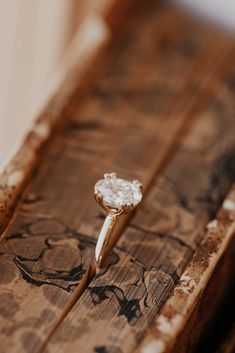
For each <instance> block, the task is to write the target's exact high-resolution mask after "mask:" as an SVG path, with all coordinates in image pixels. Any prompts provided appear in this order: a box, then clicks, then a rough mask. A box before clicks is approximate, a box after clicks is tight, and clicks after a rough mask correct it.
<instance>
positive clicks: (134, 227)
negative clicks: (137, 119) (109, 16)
mask: <svg viewBox="0 0 235 353" xmlns="http://www.w3.org/2000/svg"><path fill="white" fill-rule="evenodd" d="M234 57H235V56H234V54H233V59H234ZM234 77H235V72H234V70H233V68H232V69H231V70H230V71H229V73H228V74H227V76H226V78H225V80H224V81H223V83H221V86H220V87H219V89H218V91H217V94H216V96H215V97H214V99H213V100H212V102H211V103H210V105H209V107H208V108H207V109H206V110H204V111H203V112H202V113H200V114H199V115H198V118H197V120H196V121H195V122H194V124H193V126H192V128H191V129H190V131H189V132H188V134H187V135H186V137H185V138H184V140H183V142H182V143H181V144H180V146H179V148H178V150H177V151H176V153H175V154H174V156H173V157H172V158H171V160H170V161H169V163H168V165H167V166H166V167H165V168H164V170H163V171H162V173H161V177H160V179H159V178H157V180H156V182H155V183H154V184H153V185H152V189H151V192H150V193H149V194H148V195H147V196H146V198H145V200H144V202H143V204H142V207H141V208H140V209H138V210H137V212H136V214H135V217H134V218H133V219H132V221H131V223H130V224H128V226H127V229H126V230H125V232H124V234H123V235H122V237H121V239H120V240H119V242H118V244H117V246H116V247H115V249H114V251H113V253H112V255H111V256H110V257H109V258H108V259H107V263H106V267H104V268H103V269H102V270H101V271H100V272H99V273H98V274H97V275H96V276H95V277H94V278H93V280H92V282H91V283H90V285H89V286H88V288H87V289H86V290H85V292H84V293H83V295H82V296H81V298H80V299H79V301H78V302H77V303H76V304H75V305H74V307H73V308H72V310H71V311H70V313H69V314H68V316H67V317H66V318H65V319H64V321H63V322H62V323H61V325H60V327H59V328H58V330H57V331H56V332H55V333H54V335H53V336H52V338H51V340H50V342H49V345H48V346H47V349H48V350H49V352H50V353H54V352H65V351H76V352H80V351H82V352H84V353H85V352H119V353H121V352H125V353H128V352H133V351H134V349H136V348H137V347H138V344H139V343H140V341H141V340H142V338H143V337H144V334H145V332H146V330H147V329H148V328H149V327H150V324H151V322H152V321H153V319H154V317H156V315H157V314H158V313H159V310H160V309H161V307H162V306H163V304H164V303H165V301H166V300H167V298H168V297H169V295H170V293H171V292H172V290H173V288H174V286H175V285H176V284H177V283H178V281H179V278H180V276H181V275H182V273H183V271H184V269H185V267H186V266H187V264H188V263H189V261H190V259H191V258H192V255H193V253H194V251H195V249H198V255H197V256H199V255H200V256H201V257H200V261H201V266H202V268H203V266H206V263H204V260H203V259H204V257H203V256H204V255H203V254H204V253H202V254H201V252H200V249H203V247H202V248H198V247H197V246H198V244H199V242H200V241H201V240H202V239H203V237H204V235H205V227H206V225H207V223H208V222H209V221H210V220H212V219H213V218H214V217H215V214H216V211H217V210H218V208H219V206H220V205H221V203H222V200H223V199H224V197H225V196H226V194H227V192H228V190H229V188H230V186H231V184H232V183H233V182H234V180H235V169H234V167H233V166H234V163H235V143H234V134H235V123H234V113H235V104H234V94H235V91H234V85H233V82H234ZM229 227H230V224H229ZM232 227H233V229H234V222H233V224H232ZM229 236H231V227H230V228H229ZM217 240H218V239H217ZM218 242H219V240H218ZM217 245H218V244H217V243H216V241H214V242H212V241H210V239H209V241H208V242H206V243H205V247H206V246H207V248H208V247H210V246H211V248H210V249H208V257H209V256H210V254H211V255H213V253H214V251H215V249H216V246H217ZM207 248H206V249H207ZM205 254H206V253H205ZM205 261H206V260H205ZM190 275H191V276H192V273H191V272H190ZM199 279H200V276H199V278H197V280H199ZM182 303H184V301H183V299H182ZM177 319H178V317H176V320H177ZM180 319H181V317H180ZM168 324H169V325H171V321H169V322H165V325H164V323H163V326H164V327H163V328H162V332H161V333H162V335H163V334H164V329H165V330H167V328H169V325H168ZM172 325H173V324H172ZM169 331H170V329H169ZM157 343H159V342H157ZM159 344H162V345H161V346H159V347H158V349H159V350H158V351H159V352H160V351H162V352H163V351H164V352H165V348H166V347H165V345H164V340H163V342H162V341H160V343H159ZM147 348H148V347H146V348H145V347H144V348H143V350H142V351H141V352H145V351H146V352H148V349H147ZM160 348H161V350H160ZM144 349H145V350H144ZM179 352H181V353H182V352H184V351H181V350H179Z"/></svg>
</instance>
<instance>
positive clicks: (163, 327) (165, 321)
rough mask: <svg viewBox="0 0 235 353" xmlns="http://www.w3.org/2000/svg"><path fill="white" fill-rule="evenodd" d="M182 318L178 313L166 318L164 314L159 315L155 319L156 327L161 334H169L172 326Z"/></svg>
mask: <svg viewBox="0 0 235 353" xmlns="http://www.w3.org/2000/svg"><path fill="white" fill-rule="evenodd" d="M181 320H182V316H181V315H180V314H176V315H175V316H173V317H172V318H170V319H169V318H168V317H167V316H165V315H160V316H159V318H158V320H157V326H158V327H157V328H158V330H159V331H160V332H161V333H163V334H166V335H168V334H171V332H172V329H173V328H174V326H177V325H178V324H179V323H180V321H181Z"/></svg>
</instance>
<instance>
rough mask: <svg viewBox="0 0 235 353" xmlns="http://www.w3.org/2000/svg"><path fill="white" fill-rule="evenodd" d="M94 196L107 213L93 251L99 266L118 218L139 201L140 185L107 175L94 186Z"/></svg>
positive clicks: (112, 174) (136, 182)
mask: <svg viewBox="0 0 235 353" xmlns="http://www.w3.org/2000/svg"><path fill="white" fill-rule="evenodd" d="M94 196H95V199H96V201H97V202H98V204H99V205H100V206H101V207H102V208H103V209H104V210H105V211H106V213H107V216H106V218H105V221H104V224H103V227H102V229H101V232H100V235H99V238H98V241H97V244H96V249H95V259H96V262H97V264H98V265H99V264H100V262H101V259H102V254H103V251H104V248H105V245H106V243H107V241H108V239H109V238H110V235H111V232H112V230H113V228H114V226H115V224H116V223H117V220H118V218H119V217H120V216H121V215H122V214H124V213H128V212H130V211H131V210H133V209H134V208H135V207H136V206H137V205H138V203H139V202H140V201H141V199H142V185H141V183H140V182H139V181H138V180H134V181H132V182H130V181H127V180H124V179H120V178H117V176H116V173H107V174H104V179H101V180H99V181H98V182H97V183H96V184H95V191H94Z"/></svg>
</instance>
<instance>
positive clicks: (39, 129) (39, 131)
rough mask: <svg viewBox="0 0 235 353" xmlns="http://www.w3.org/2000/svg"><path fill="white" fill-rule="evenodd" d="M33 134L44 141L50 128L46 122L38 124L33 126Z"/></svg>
mask: <svg viewBox="0 0 235 353" xmlns="http://www.w3.org/2000/svg"><path fill="white" fill-rule="evenodd" d="M33 132H35V134H36V135H38V136H39V137H41V138H43V139H46V138H47V137H48V136H49V134H50V126H49V124H48V123H46V122H39V123H36V124H35V125H34V126H33Z"/></svg>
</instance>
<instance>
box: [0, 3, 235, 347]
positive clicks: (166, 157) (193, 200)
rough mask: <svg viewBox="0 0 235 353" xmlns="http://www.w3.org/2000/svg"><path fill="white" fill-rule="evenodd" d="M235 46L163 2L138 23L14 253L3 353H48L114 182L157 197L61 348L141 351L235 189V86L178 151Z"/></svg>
mask: <svg viewBox="0 0 235 353" xmlns="http://www.w3.org/2000/svg"><path fill="white" fill-rule="evenodd" d="M232 48H233V42H232V41H231V40H230V39H228V38H226V37H224V36H220V35H218V33H217V32H216V31H214V30H211V29H209V28H206V27H203V26H201V25H198V23H196V22H194V21H191V20H187V19H185V17H184V16H183V15H180V14H179V13H178V12H177V11H175V10H173V9H172V8H168V7H164V6H162V5H161V4H158V3H157V4H156V3H155V2H153V3H152V4H151V5H150V6H149V5H146V3H145V4H144V6H143V7H140V8H137V11H136V13H135V14H133V16H132V17H131V18H130V19H129V20H128V21H127V24H126V26H125V27H124V28H123V31H122V33H121V34H120V35H119V38H117V39H116V40H115V42H114V44H113V45H112V46H111V47H110V48H109V50H108V51H107V53H105V55H104V56H103V57H102V60H101V61H102V62H103V63H102V67H103V68H102V70H101V73H100V77H99V78H97V79H95V80H94V82H93V85H92V87H91V89H90V92H89V94H88V95H84V93H83V92H82V91H77V92H75V93H74V99H73V101H72V102H70V104H69V105H68V106H67V108H66V109H65V110H64V111H63V116H64V117H65V120H64V121H63V122H61V124H60V126H58V128H57V130H56V131H55V133H54V136H53V137H51V138H50V141H49V143H48V145H47V146H46V147H45V149H44V152H43V155H42V158H41V163H40V165H39V166H38V168H37V173H36V175H35V177H34V180H33V181H32V183H31V185H30V186H29V187H28V188H27V190H26V191H25V193H24V195H23V198H22V200H21V201H20V202H19V204H18V207H17V210H16V212H15V214H14V218H13V219H12V221H11V223H10V224H9V227H8V229H7V231H6V234H5V239H4V240H3V241H2V242H1V246H0V253H1V272H0V278H1V280H0V282H1V308H0V309H1V310H0V313H1V315H2V317H3V319H2V320H1V323H0V330H1V347H0V351H1V352H6V351H7V352H9V353H10V352H15V351H19V352H20V351H24V352H27V353H28V352H39V351H42V349H43V348H44V346H45V343H47V341H48V339H49V338H50V336H51V334H52V333H53V332H54V331H55V330H56V328H57V326H58V324H59V323H60V322H61V321H62V320H63V318H64V316H65V315H66V314H67V311H68V310H70V308H71V307H72V305H73V304H74V301H75V300H76V299H77V298H78V296H80V294H81V291H82V290H83V287H84V286H85V285H86V281H87V279H88V277H89V269H90V264H91V263H92V262H93V257H94V246H95V241H96V237H97V235H98V232H99V229H100V227H101V225H102V222H103V214H102V212H101V211H100V210H99V209H98V207H97V206H96V205H95V202H94V200H93V195H92V192H93V185H94V183H95V182H96V181H97V180H98V179H99V178H100V177H101V176H102V174H103V173H104V172H107V171H112V170H115V171H116V172H117V173H119V174H120V175H121V176H122V177H124V178H128V179H140V180H141V181H142V182H143V185H144V188H145V190H148V189H149V190H150V191H149V192H148V194H147V196H146V199H145V201H144V203H143V207H142V208H141V209H140V210H139V211H138V212H137V214H136V216H135V217H134V218H133V219H132V221H131V223H130V224H129V225H128V228H127V230H126V232H125V233H124V235H123V237H122V238H121V240H120V241H119V243H118V246H117V247H116V248H115V250H114V252H113V253H112V254H111V255H110V256H109V257H108V259H107V263H106V266H104V268H103V269H102V271H101V272H100V273H98V274H97V276H96V277H95V278H94V280H93V281H92V282H91V284H90V286H89V287H88V288H87V289H86V291H85V292H84V294H83V296H82V297H81V298H80V300H79V302H78V304H77V305H75V306H74V309H73V310H72V311H71V314H70V315H68V317H67V318H65V320H64V323H63V325H61V326H60V328H59V330H58V331H56V332H55V335H53V336H52V340H51V345H50V346H49V349H50V351H58V352H59V351H66V350H68V351H70V350H72V349H74V350H75V351H82V352H84V353H85V352H91V351H92V352H106V351H107V352H112V351H113V352H122V347H123V345H125V349H124V351H125V352H130V351H132V350H133V349H134V348H135V347H136V344H137V343H138V342H139V341H140V340H141V338H142V337H143V334H144V331H145V330H146V329H147V328H148V326H149V324H150V322H151V320H152V319H153V318H154V316H155V315H156V313H157V312H158V310H159V309H160V307H161V306H162V304H163V303H164V301H165V300H166V298H167V297H168V296H169V294H170V293H171V290H172V288H173V287H174V285H175V284H176V283H177V281H178V279H179V276H180V274H181V273H182V271H183V269H184V268H185V266H186V265H187V263H188V262H189V260H190V258H191V256H192V254H193V252H194V249H195V247H196V244H197V243H198V242H199V240H200V239H201V237H202V236H203V229H204V227H205V224H206V223H207V221H208V220H209V219H210V218H211V217H212V216H213V215H214V213H215V211H216V210H217V208H218V207H219V205H220V202H221V200H222V198H223V197H224V196H225V193H226V192H227V190H228V187H229V186H230V184H231V182H232V179H233V172H231V174H230V170H229V168H228V165H229V164H230V163H232V162H233V157H234V148H235V147H234V142H233V136H234V129H235V127H234V124H233V120H232V117H233V115H232V114H233V106H234V103H233V101H232V98H231V92H230V91H229V88H230V89H232V88H233V85H232V82H233V76H231V75H230V76H229V77H228V78H227V81H226V84H225V85H224V86H222V87H223V88H222V93H221V94H220V95H221V96H220V95H219V96H218V97H217V98H216V99H215V100H214V101H213V103H212V104H211V106H210V109H209V110H208V111H207V112H206V114H205V116H204V115H202V116H198V121H197V122H196V123H195V124H194V125H193V129H192V130H191V129H190V133H189V135H188V136H187V138H185V139H184V142H183V144H182V145H180V148H179V150H178V152H177V153H176V154H175V153H174V152H175V149H176V147H177V146H178V144H179V141H178V140H179V136H182V135H184V134H185V133H186V132H187V130H188V129H189V128H190V124H189V125H188V126H187V129H186V125H187V124H186V125H185V122H186V121H188V120H190V121H191V122H192V123H193V120H191V118H192V115H193V114H195V112H196V111H198V110H201V109H202V108H203V107H204V106H205V104H206V102H207V101H208V99H209V98H210V97H211V95H212V93H213V90H214V88H216V87H220V79H219V77H220V76H223V74H224V70H225V67H227V65H228V64H229V62H230V52H231V50H232ZM95 70H96V68H95ZM229 82H230V83H231V84H229ZM226 100H228V101H229V106H228V104H227V101H226ZM222 116H223V118H222ZM217 141H220V143H219V144H217V143H216V142H217ZM172 155H174V157H173V158H171V156H172ZM192 159H193V161H192ZM168 161H170V162H169V163H168ZM163 164H164V165H165V167H164V165H163ZM166 166H167V167H166ZM163 167H164V168H163ZM160 169H162V174H161V175H162V177H161V178H160V179H159V180H158V179H156V180H155V179H154V177H155V176H156V174H157V173H158V171H159V170H160ZM222 171H223V172H222ZM143 241H144V243H145V245H144V246H143V245H141V244H142V242H143ZM78 337H79V339H78Z"/></svg>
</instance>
